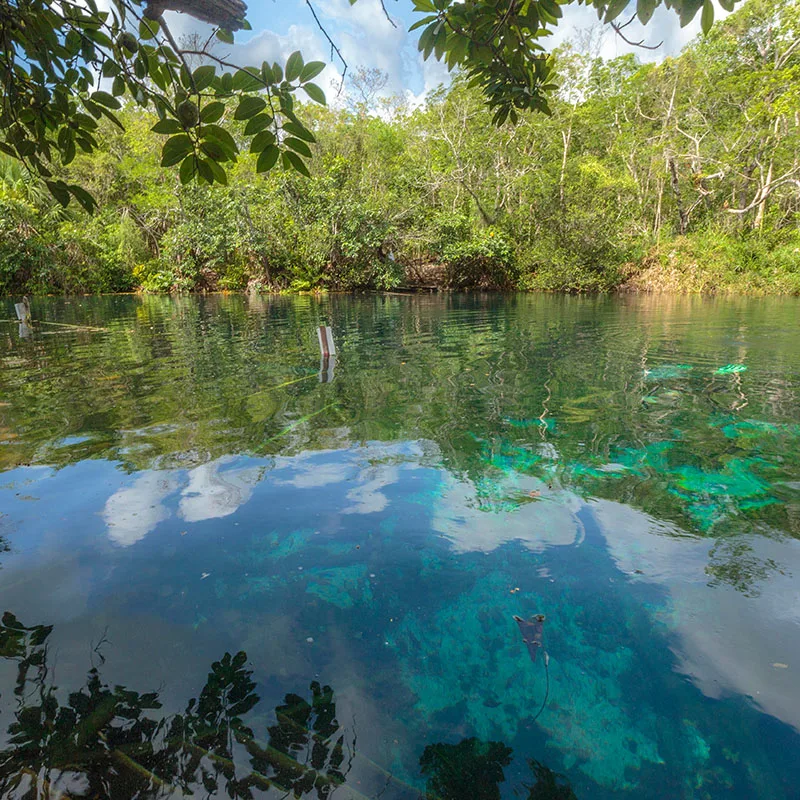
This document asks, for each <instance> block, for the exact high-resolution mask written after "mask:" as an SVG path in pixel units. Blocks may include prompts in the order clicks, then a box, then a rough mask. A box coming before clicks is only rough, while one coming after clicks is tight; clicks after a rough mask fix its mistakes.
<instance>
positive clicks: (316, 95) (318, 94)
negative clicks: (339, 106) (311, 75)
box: [303, 83, 327, 106]
mask: <svg viewBox="0 0 800 800" xmlns="http://www.w3.org/2000/svg"><path fill="white" fill-rule="evenodd" d="M303 91H304V92H305V93H306V94H307V95H308V96H309V97H310V98H311V99H312V100H314V101H315V102H317V103H319V104H320V105H321V106H324V105H327V103H326V101H325V92H323V91H322V89H320V88H319V86H317V84H316V83H304V84H303Z"/></svg>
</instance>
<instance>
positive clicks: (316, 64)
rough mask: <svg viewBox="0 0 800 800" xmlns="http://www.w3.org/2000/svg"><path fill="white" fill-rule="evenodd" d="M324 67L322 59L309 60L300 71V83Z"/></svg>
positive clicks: (310, 78)
mask: <svg viewBox="0 0 800 800" xmlns="http://www.w3.org/2000/svg"><path fill="white" fill-rule="evenodd" d="M324 69H325V62H324V61H309V62H308V64H306V65H305V66H304V67H303V69H302V71H301V73H300V83H305V82H306V81H310V80H313V79H314V78H316V77H317V75H319V74H320V72H322V70H324Z"/></svg>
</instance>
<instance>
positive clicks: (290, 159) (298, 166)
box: [282, 150, 311, 178]
mask: <svg viewBox="0 0 800 800" xmlns="http://www.w3.org/2000/svg"><path fill="white" fill-rule="evenodd" d="M282 155H283V166H284V168H288V167H291V168H292V169H294V170H296V171H297V172H299V173H300V174H301V175H305V176H306V178H310V177H311V173H310V172H309V171H308V167H307V166H306V165H305V162H304V161H303V159H302V158H300V156H299V155H297V153H293V152H292V151H291V150H284V151H283V154H282Z"/></svg>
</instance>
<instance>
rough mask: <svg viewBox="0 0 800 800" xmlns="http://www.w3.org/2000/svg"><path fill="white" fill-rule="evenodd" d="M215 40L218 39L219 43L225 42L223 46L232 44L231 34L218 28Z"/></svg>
mask: <svg viewBox="0 0 800 800" xmlns="http://www.w3.org/2000/svg"><path fill="white" fill-rule="evenodd" d="M217 39H219V40H220V41H221V42H225V44H233V34H232V33H231V32H230V31H228V30H225V28H220V29H219V30H218V31H217Z"/></svg>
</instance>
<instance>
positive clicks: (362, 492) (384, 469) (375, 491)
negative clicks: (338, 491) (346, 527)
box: [342, 465, 400, 514]
mask: <svg viewBox="0 0 800 800" xmlns="http://www.w3.org/2000/svg"><path fill="white" fill-rule="evenodd" d="M399 477H400V469H399V468H398V467H395V466H388V465H382V466H379V467H373V468H372V469H369V470H366V471H365V472H363V473H361V475H360V478H361V483H359V485H358V486H354V487H353V488H352V489H351V490H350V491H349V492H348V493H347V499H348V500H349V501H350V505H349V506H347V507H346V508H343V509H342V513H343V514H375V513H377V512H379V511H383V510H384V509H385V508H386V506H387V505H389V498H388V497H386V495H385V494H384V493H383V492H382V491H381V490H382V489H385V488H386V487H387V486H390V485H391V484H393V483H397V480H398V478H399ZM365 478H366V479H367V480H364V479H365Z"/></svg>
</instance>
